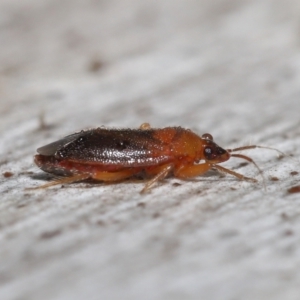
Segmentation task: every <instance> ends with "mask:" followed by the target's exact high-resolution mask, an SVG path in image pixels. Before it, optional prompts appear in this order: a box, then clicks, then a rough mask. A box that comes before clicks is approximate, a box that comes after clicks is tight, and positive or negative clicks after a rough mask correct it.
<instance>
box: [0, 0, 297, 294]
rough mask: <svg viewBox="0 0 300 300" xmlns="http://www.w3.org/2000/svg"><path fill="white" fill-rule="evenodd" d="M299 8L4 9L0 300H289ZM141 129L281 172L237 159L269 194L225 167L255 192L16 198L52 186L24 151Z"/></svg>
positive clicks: (24, 4) (123, 190)
mask: <svg viewBox="0 0 300 300" xmlns="http://www.w3.org/2000/svg"><path fill="white" fill-rule="evenodd" d="M299 3H300V2H299V1H298V0H288V1H281V0H266V1H260V0H252V1H251V0H248V1H237V0H227V1H223V0H216V1H204V0H201V1H200V0H187V1H180V0H172V1H171V0H163V1H137V0H126V1H117V0H106V1H105V0H103V1H92V0H85V1H81V0H72V1H70V0H59V1H58V0H51V1H50V0H41V1H34V0H23V1H17V0H1V1H0V43H1V47H0V130H1V131H0V132H1V133H0V135H1V143H0V175H1V178H0V191H1V199H0V245H1V247H0V298H1V300H6V299H18V300H21V299H22V300H29V299H30V300H40V299H43V300H50V299H51V300H53V299H55V300H56V299H57V300H58V299H59V300H81V299H90V300H92V299H95V300H97V299H101V300H103V299H143V300H146V299H151V300H153V299H164V300H166V299H175V300H176V299H210V300H217V299H222V300H224V299H225V300H227V299H228V300H233V299H243V300H250V299H256V300H269V299H273V300H281V299H295V300H296V299H299V294H300V273H299V265H300V251H299V249H300V218H299V216H300V194H299V193H294V194H289V193H288V192H287V190H288V188H290V187H291V186H294V185H299V184H300V180H299V179H300V174H299V173H300V164H299V152H300V150H299V149H300V119H299V115H300V114H299V112H300V84H299V83H300V51H299V45H300V40H299V30H300V22H299V20H300V5H299ZM143 122H149V123H150V124H151V125H153V126H155V127H165V126H177V125H180V126H183V127H186V128H191V129H192V130H194V131H196V132H198V133H199V134H203V133H205V132H209V133H211V134H212V135H213V136H214V139H215V141H216V142H217V143H218V144H219V145H220V146H221V147H225V148H227V147H228V148H232V147H236V146H243V145H247V144H250V143H251V144H252V143H256V144H259V145H266V146H271V147H275V148H278V149H280V150H281V151H283V152H285V153H287V154H288V155H290V154H292V155H293V157H292V158H291V157H283V158H281V159H279V158H278V157H277V154H276V153H275V152H273V151H269V150H264V149H256V150H252V151H247V152H245V153H246V154H247V155H249V156H251V157H252V158H253V159H255V161H256V162H257V163H258V165H259V166H260V168H262V169H263V170H264V177H265V180H266V190H264V188H263V184H262V180H261V177H260V176H259V174H258V172H257V170H256V169H255V168H254V167H253V166H251V165H249V164H248V165H244V164H242V162H243V161H242V160H239V159H237V158H236V159H232V160H230V161H229V162H226V163H224V164H222V165H223V166H225V167H228V168H231V169H232V170H235V171H236V172H239V173H242V174H245V175H246V176H249V177H255V178H257V179H258V180H259V183H258V184H252V183H249V182H240V181H237V180H236V179H235V178H232V177H230V176H226V177H222V176H220V174H218V173H215V172H209V173H208V174H207V175H205V176H202V177H199V178H196V179H195V180H191V181H180V180H174V179H168V180H165V181H164V182H163V183H162V184H161V185H160V186H158V187H156V188H155V189H153V191H152V192H151V193H149V194H146V195H140V194H139V193H138V192H139V191H140V190H141V188H142V186H143V183H141V182H132V181H131V182H124V183H122V184H110V185H103V184H90V183H78V184H72V185H66V186H64V187H62V188H60V187H53V188H49V189H47V190H38V191H26V190H25V188H26V187H33V186H37V185H40V184H44V183H46V182H47V181H48V180H49V179H50V178H51V177H50V175H47V174H45V173H43V172H41V171H40V170H39V169H38V168H37V167H36V166H34V165H33V160H32V159H33V155H34V154H35V149H36V148H38V147H40V146H43V145H45V144H47V143H50V142H53V141H55V140H58V139H59V138H61V137H63V136H66V135H68V134H71V133H73V132H75V131H78V130H81V129H85V128H89V127H97V126H101V125H105V126H113V127H138V126H139V125H140V124H141V123H143ZM9 172H10V173H12V174H10V173H9ZM291 172H294V173H291ZM298 172H299V173H298ZM292 174H294V175H292ZM10 175H11V176H10Z"/></svg>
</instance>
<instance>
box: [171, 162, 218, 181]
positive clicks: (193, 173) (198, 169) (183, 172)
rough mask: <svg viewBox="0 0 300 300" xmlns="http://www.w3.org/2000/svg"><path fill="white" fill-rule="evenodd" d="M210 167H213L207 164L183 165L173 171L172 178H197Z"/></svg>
mask: <svg viewBox="0 0 300 300" xmlns="http://www.w3.org/2000/svg"><path fill="white" fill-rule="evenodd" d="M212 167H213V165H212V164H210V163H208V162H205V163H202V164H199V165H183V166H179V167H177V168H176V169H175V170H174V176H175V177H177V178H182V179H186V178H191V177H197V176H199V175H202V174H204V173H206V172H207V171H209V170H210V169H211V168H212Z"/></svg>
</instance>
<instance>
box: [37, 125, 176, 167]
mask: <svg viewBox="0 0 300 300" xmlns="http://www.w3.org/2000/svg"><path fill="white" fill-rule="evenodd" d="M157 130H159V129H149V130H138V129H136V130H135V129H119V130H118V129H102V128H97V129H91V130H88V131H82V132H79V133H75V134H72V135H69V136H67V137H65V138H63V139H61V140H59V141H56V142H54V143H51V144H48V145H46V146H43V147H41V148H39V149H37V152H38V153H39V154H42V155H45V156H54V157H55V158H56V159H59V160H72V161H77V162H82V163H95V164H101V165H115V166H123V167H138V166H140V167H143V166H151V165H156V164H160V163H163V162H168V161H170V160H172V156H171V155H170V153H171V152H170V146H169V145H168V144H167V143H164V142H162V141H161V140H159V139H157V138H155V133H157Z"/></svg>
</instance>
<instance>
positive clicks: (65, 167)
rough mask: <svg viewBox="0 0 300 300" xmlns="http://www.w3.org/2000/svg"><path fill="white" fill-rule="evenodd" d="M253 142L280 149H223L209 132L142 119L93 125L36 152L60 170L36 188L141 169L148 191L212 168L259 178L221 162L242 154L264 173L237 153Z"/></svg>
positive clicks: (43, 164)
mask: <svg viewBox="0 0 300 300" xmlns="http://www.w3.org/2000/svg"><path fill="white" fill-rule="evenodd" d="M253 148H267V149H272V150H276V149H273V148H269V147H262V146H257V145H251V146H245V147H239V148H235V149H226V150H225V149H223V148H221V147H220V146H218V145H217V144H216V143H215V142H214V141H213V137H212V136H211V135H210V134H208V133H206V134H203V135H202V136H198V135H197V134H195V133H194V132H192V131H191V130H189V129H184V128H182V127H166V128H159V129H157V128H151V127H150V125H149V124H148V123H144V124H142V125H141V126H140V128H139V129H105V128H96V129H90V130H86V131H81V132H78V133H74V134H71V135H69V136H66V137H64V138H63V139H60V140H58V141H56V142H53V143H51V144H48V145H46V146H43V147H41V148H38V149H37V152H38V154H37V155H35V158H34V161H35V163H36V164H37V166H38V167H39V168H41V169H42V170H43V171H45V172H48V173H51V174H54V175H56V176H59V177H58V178H57V179H56V180H54V181H51V182H49V183H47V184H44V185H42V186H40V187H37V188H47V187H50V186H53V185H57V184H67V183H72V182H77V181H82V180H86V179H93V180H97V181H104V182H117V181H121V180H123V179H126V178H129V177H133V176H138V175H139V176H141V175H142V176H144V177H146V178H150V179H149V180H148V181H147V182H146V184H145V186H144V188H143V189H142V191H141V192H146V191H148V190H150V189H151V188H152V187H153V186H154V185H155V183H157V182H158V181H160V180H162V179H164V178H165V177H167V176H168V175H173V176H174V177H176V178H181V179H187V178H191V177H196V176H199V175H201V174H204V173H205V172H207V171H208V170H210V169H216V170H218V171H220V172H222V173H228V174H230V175H233V176H235V177H237V178H238V179H240V180H247V181H251V182H256V181H257V180H256V179H254V178H250V177H246V176H244V175H242V174H239V173H236V172H235V171H232V170H230V169H227V168H224V167H222V166H220V165H219V163H222V162H225V161H227V160H228V159H229V158H230V157H238V158H242V159H245V160H247V161H248V162H250V163H252V164H254V165H255V166H256V168H257V169H258V170H259V172H260V173H262V171H261V170H260V169H259V167H258V166H257V164H256V163H255V162H254V161H253V159H252V158H250V157H248V156H246V155H242V154H235V153H233V152H236V151H242V150H246V149H253ZM276 151H278V150H276ZM278 152H280V151H278ZM280 153H281V152H280ZM33 189H35V188H33Z"/></svg>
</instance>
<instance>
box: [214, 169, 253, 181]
mask: <svg viewBox="0 0 300 300" xmlns="http://www.w3.org/2000/svg"><path fill="white" fill-rule="evenodd" d="M213 167H214V168H216V169H217V170H219V171H221V172H223V173H228V174H230V175H233V176H235V177H237V178H238V179H240V180H248V181H252V182H257V180H256V179H255V178H251V177H246V176H244V175H242V174H240V173H236V172H234V171H232V170H229V169H226V168H224V167H221V166H219V165H213Z"/></svg>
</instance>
